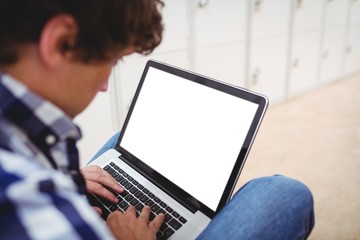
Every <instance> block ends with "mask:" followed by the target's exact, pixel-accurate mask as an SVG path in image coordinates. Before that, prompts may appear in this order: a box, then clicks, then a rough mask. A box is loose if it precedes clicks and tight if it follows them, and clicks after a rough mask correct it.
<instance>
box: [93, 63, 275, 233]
mask: <svg viewBox="0 0 360 240" xmlns="http://www.w3.org/2000/svg"><path fill="white" fill-rule="evenodd" d="M267 106H268V99H267V98H266V97H265V96H262V95H260V94H257V93H254V92H251V91H249V90H246V89H243V88H240V87H236V86H232V85H229V84H227V83H224V82H220V81H217V80H214V79H211V78H209V77H206V76H202V75H199V74H196V73H193V72H190V71H187V70H183V69H180V68H177V67H174V66H170V65H168V64H164V63H161V62H158V61H154V60H149V61H148V62H147V63H146V66H145V69H144V71H143V74H142V77H141V80H140V83H139V85H138V88H137V90H136V93H135V96H134V98H133V101H132V104H131V106H130V109H129V112H128V114H127V117H126V119H125V122H124V124H123V128H122V130H121V134H120V137H119V139H118V142H117V145H116V148H115V149H111V150H108V151H107V152H105V153H104V154H102V155H101V156H100V157H99V158H97V159H95V160H94V161H92V162H91V163H90V165H98V166H100V167H102V168H103V169H105V170H106V171H107V172H109V173H110V174H111V175H112V176H113V177H114V178H115V179H117V180H118V182H119V184H121V186H123V187H124V189H125V191H124V193H122V194H121V195H119V194H117V193H115V194H116V196H117V197H118V199H119V203H118V204H117V205H115V204H113V203H110V202H108V201H106V200H105V199H103V198H101V197H99V196H95V195H91V202H92V204H96V205H97V206H99V207H101V208H102V211H103V214H102V217H103V218H104V219H106V217H107V215H108V214H109V213H110V212H112V211H117V210H119V211H125V210H126V209H127V207H128V206H130V205H133V206H135V208H136V210H137V211H138V213H140V212H141V209H142V208H143V207H144V206H145V205H149V206H150V207H151V209H152V214H151V217H150V218H154V217H155V216H156V215H157V214H159V213H164V214H165V222H164V224H163V225H162V226H161V228H160V230H159V232H158V234H157V239H194V238H196V237H197V236H198V235H199V234H200V233H201V232H202V231H203V230H204V229H205V228H206V226H207V225H208V224H209V222H210V221H211V219H212V218H213V217H214V216H215V215H216V214H217V213H218V212H219V211H220V210H221V209H222V208H223V207H224V205H225V204H226V203H227V202H228V201H229V200H230V198H231V196H232V193H233V190H234V187H235V185H236V183H237V180H238V178H239V175H240V172H241V170H242V168H243V166H244V163H245V160H246V158H247V156H248V153H249V151H250V147H251V145H252V143H253V141H254V138H255V135H256V133H257V131H258V129H259V126H260V123H261V121H262V119H263V117H264V113H265V111H266V109H267Z"/></svg>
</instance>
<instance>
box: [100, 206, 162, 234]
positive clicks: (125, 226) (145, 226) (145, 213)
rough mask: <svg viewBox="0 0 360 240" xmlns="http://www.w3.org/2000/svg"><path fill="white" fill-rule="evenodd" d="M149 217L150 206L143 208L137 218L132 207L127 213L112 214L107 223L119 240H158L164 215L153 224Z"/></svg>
mask: <svg viewBox="0 0 360 240" xmlns="http://www.w3.org/2000/svg"><path fill="white" fill-rule="evenodd" d="M149 216H150V207H149V206H145V207H144V208H143V210H142V211H141V214H140V215H139V217H136V211H135V208H134V207H132V206H130V207H129V208H128V209H127V210H126V212H125V213H122V212H120V211H115V212H113V213H110V214H109V216H108V218H107V221H106V222H107V224H108V226H109V228H110V230H111V232H112V233H113V235H114V236H115V238H116V239H117V240H122V239H126V240H140V239H141V240H156V233H157V232H158V231H159V228H160V226H161V224H162V223H163V222H164V214H159V215H157V216H156V217H155V218H154V220H153V221H151V222H150V221H149Z"/></svg>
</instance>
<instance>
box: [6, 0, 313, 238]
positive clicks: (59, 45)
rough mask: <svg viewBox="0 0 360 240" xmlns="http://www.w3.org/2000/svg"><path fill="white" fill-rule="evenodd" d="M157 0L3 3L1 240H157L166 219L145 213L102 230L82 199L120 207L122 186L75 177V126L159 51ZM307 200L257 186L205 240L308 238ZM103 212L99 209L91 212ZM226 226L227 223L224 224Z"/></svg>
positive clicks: (96, 172)
mask: <svg viewBox="0 0 360 240" xmlns="http://www.w3.org/2000/svg"><path fill="white" fill-rule="evenodd" d="M161 6H162V2H161V1H160V0H128V1H126V0H71V1H68V0H42V1H31V0H12V1H5V0H1V1H0V31H1V32H0V222H1V224H0V236H1V238H4V239H111V238H116V239H145V240H146V239H156V232H157V231H158V229H159V228H160V226H161V224H162V222H163V219H164V216H163V215H162V214H159V215H158V216H156V218H155V219H154V220H152V221H149V214H150V209H149V208H148V207H145V208H144V209H143V210H142V212H141V214H140V215H139V216H138V217H137V216H136V213H135V210H134V208H131V207H130V208H129V209H128V210H127V211H126V212H125V213H120V212H119V211H116V212H114V213H111V214H110V215H109V217H108V219H107V221H106V224H104V222H103V221H102V220H101V218H100V217H99V215H98V214H97V213H96V211H95V210H94V209H93V208H91V206H90V205H89V204H88V201H87V199H86V197H85V193H86V192H92V193H95V194H98V195H101V196H103V197H105V198H107V199H109V200H110V201H113V202H116V201H117V200H116V198H115V196H114V195H113V194H112V193H111V192H110V191H108V190H107V189H106V188H105V187H104V186H106V187H110V188H112V189H113V190H115V191H118V192H122V191H123V189H122V188H121V187H120V186H119V185H118V184H117V183H116V182H115V180H114V179H113V178H112V177H111V176H110V175H109V174H107V173H106V172H105V171H103V170H101V169H100V168H97V167H87V168H84V169H82V170H81V172H80V170H79V160H78V154H77V150H76V147H75V143H76V141H77V140H78V139H79V138H80V132H79V129H78V128H77V127H76V126H75V125H74V124H73V123H72V119H73V118H74V117H75V116H76V115H77V114H79V113H80V112H82V111H83V110H84V109H85V108H86V107H87V105H88V104H89V103H90V102H91V100H92V99H93V98H94V96H95V95H96V93H97V92H98V91H101V90H106V86H107V78H108V76H109V74H110V71H111V68H112V66H113V65H114V64H115V63H116V62H117V61H118V60H119V59H121V58H122V57H124V56H126V55H129V54H131V53H134V52H137V53H142V54H148V53H150V52H151V51H152V50H153V49H154V48H155V47H156V46H158V45H159V44H160V41H161V38H162V30H163V26H162V23H161V21H162V20H161V19H162V18H161V14H160V12H159V11H160V8H161ZM312 204H313V203H312V196H311V193H310V192H309V191H308V189H307V188H306V187H305V186H304V185H302V184H301V183H299V182H297V181H295V180H291V179H288V178H285V177H280V176H278V177H268V178H262V179H258V180H254V181H252V182H250V183H249V184H247V185H246V186H245V187H243V188H242V189H241V191H239V192H238V193H237V194H236V195H235V196H234V198H233V200H232V201H231V202H230V203H229V204H228V205H227V206H226V207H225V208H224V210H223V211H222V212H221V213H219V214H218V215H217V216H216V217H215V218H214V220H213V221H212V222H211V223H210V224H209V227H208V228H207V229H206V230H205V231H204V232H203V233H202V234H201V236H200V237H199V238H202V239H211V238H214V239H219V238H224V239H234V238H240V237H242V239H248V238H253V239H254V237H256V238H257V239H264V238H268V239H270V238H277V239H279V236H280V238H284V239H292V238H294V236H296V238H306V237H307V236H308V234H309V233H310V231H311V229H312V226H313V207H312ZM96 210H97V211H100V210H99V209H96ZM230 223H231V224H230Z"/></svg>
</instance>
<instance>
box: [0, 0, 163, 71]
mask: <svg viewBox="0 0 360 240" xmlns="http://www.w3.org/2000/svg"><path fill="white" fill-rule="evenodd" d="M163 5H164V3H163V2H162V1H161V0H36V1H33V0H11V1H9V0H0V65H1V64H3V65H9V64H13V63H15V62H16V61H17V59H18V54H19V53H18V46H20V45H22V44H25V43H36V42H38V41H39V38H40V34H41V32H42V29H43V27H44V26H45V24H46V22H47V21H48V20H49V19H51V18H52V17H54V16H56V15H59V14H69V15H71V16H72V17H74V19H75V20H76V22H77V25H78V35H77V39H76V42H75V44H74V46H71V48H69V46H67V47H68V48H66V49H63V50H64V51H65V50H71V51H74V52H75V53H76V54H75V56H76V58H77V59H79V60H81V61H83V62H89V61H92V60H106V59H108V58H109V57H110V54H111V53H113V52H114V51H116V50H118V49H119V48H121V47H127V46H134V47H135V49H136V52H138V53H141V54H149V53H151V52H152V51H153V50H154V48H155V47H156V46H158V45H159V44H160V42H161V40H162V32H163V24H162V16H161V13H160V10H161V8H162V7H163Z"/></svg>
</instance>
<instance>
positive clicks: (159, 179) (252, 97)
mask: <svg viewBox="0 0 360 240" xmlns="http://www.w3.org/2000/svg"><path fill="white" fill-rule="evenodd" d="M150 67H153V68H156V69H159V70H161V71H165V72H167V73H170V74H174V75H176V76H179V77H181V78H184V79H187V80H189V81H193V82H196V83H198V84H202V85H204V86H207V87H210V88H213V89H217V90H220V91H222V92H226V93H228V94H231V95H233V96H236V97H240V98H242V99H245V100H247V101H250V102H253V103H256V104H258V109H257V111H256V113H255V116H254V118H253V122H252V123H251V126H250V128H249V131H248V133H247V135H246V138H245V141H244V144H243V146H242V147H241V149H240V146H239V149H240V151H239V155H238V157H237V160H236V162H235V165H234V168H233V170H232V172H231V174H230V177H229V179H228V181H227V184H226V187H225V189H224V192H223V195H222V196H221V199H220V201H219V204H218V207H217V209H216V211H213V210H212V209H210V208H209V207H207V206H206V205H205V204H203V203H202V202H200V201H198V200H197V199H195V198H194V197H193V196H191V195H190V194H188V193H187V192H186V191H184V190H183V189H181V188H180V187H178V186H176V185H175V184H173V183H172V182H171V181H170V180H168V179H167V178H165V177H164V176H162V175H161V174H160V173H158V172H157V171H156V170H154V169H152V168H151V167H150V166H148V165H147V164H146V163H144V162H142V161H141V160H140V159H138V158H137V157H136V156H134V155H132V154H131V153H130V152H128V151H127V150H126V149H125V148H123V147H122V146H121V140H122V138H123V136H124V133H125V132H126V127H127V125H128V123H129V121H130V118H131V113H132V111H133V110H134V107H135V105H136V101H137V99H138V96H139V94H140V92H141V88H142V86H143V83H144V81H145V79H146V75H147V72H148V70H149V68H150ZM267 106H268V99H267V98H266V97H265V96H263V95H260V94H258V93H254V92H251V91H249V90H246V89H244V88H240V87H237V86H233V85H230V84H228V83H224V82H221V81H218V80H215V79H212V78H209V77H206V76H202V75H199V74H196V73H193V72H190V71H187V70H184V69H180V68H177V67H174V66H171V65H168V64H165V63H162V62H159V61H155V60H149V61H148V62H147V63H146V65H145V68H144V71H143V73H142V76H141V79H140V82H139V84H138V87H137V89H136V92H135V95H134V98H133V100H132V103H131V106H130V108H129V111H128V114H127V116H126V118H125V121H124V124H123V127H122V130H121V134H120V137H119V139H118V142H117V144H116V148H115V149H116V150H117V151H119V152H120V153H121V156H120V158H121V159H122V160H123V161H125V162H126V163H128V164H129V165H131V166H132V167H133V168H135V169H136V170H137V171H139V172H141V174H143V175H144V176H145V177H146V178H147V179H148V180H150V181H151V182H152V183H153V184H155V185H156V186H158V187H159V188H161V189H162V190H163V191H165V192H166V193H167V194H169V195H170V196H171V197H173V198H174V199H176V200H177V201H178V202H180V203H181V204H183V205H184V206H185V207H187V208H188V209H189V210H190V211H192V212H195V211H196V210H200V211H201V212H203V213H204V214H205V215H206V216H208V217H209V218H213V217H214V216H215V215H216V213H218V212H219V211H220V210H221V209H222V208H223V207H224V206H225V204H226V203H227V202H228V201H229V199H230V198H231V195H232V193H233V190H234V188H235V186H236V182H237V180H238V177H239V175H240V173H241V170H242V168H243V166H244V163H245V161H246V158H247V155H248V153H249V150H250V148H251V145H252V143H253V140H254V138H255V136H256V134H257V131H258V128H259V126H260V123H261V121H262V119H263V116H264V113H265V111H266V109H267Z"/></svg>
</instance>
